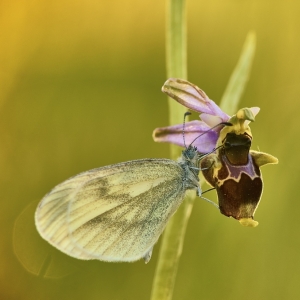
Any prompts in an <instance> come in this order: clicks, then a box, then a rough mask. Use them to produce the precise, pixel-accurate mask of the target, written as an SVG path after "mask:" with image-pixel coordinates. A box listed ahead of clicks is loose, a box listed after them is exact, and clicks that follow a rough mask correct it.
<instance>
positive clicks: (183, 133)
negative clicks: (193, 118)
mask: <svg viewBox="0 0 300 300" xmlns="http://www.w3.org/2000/svg"><path fill="white" fill-rule="evenodd" d="M189 115H191V113H190V112H189V111H187V112H186V113H185V114H184V116H183V128H182V138H183V144H184V147H185V149H187V146H186V143H185V119H186V117H187V116H189Z"/></svg>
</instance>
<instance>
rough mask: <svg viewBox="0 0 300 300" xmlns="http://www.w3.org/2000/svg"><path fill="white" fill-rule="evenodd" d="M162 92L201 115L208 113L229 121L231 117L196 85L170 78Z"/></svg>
mask: <svg viewBox="0 0 300 300" xmlns="http://www.w3.org/2000/svg"><path fill="white" fill-rule="evenodd" d="M162 91H163V92H164V93H166V94H167V95H168V96H170V97H171V98H173V99H175V100H176V101H177V102H179V103H180V104H182V105H184V106H185V107H187V108H190V109H192V110H194V111H197V112H199V113H206V114H210V115H214V116H218V117H220V118H221V119H222V120H226V121H227V120H228V119H229V116H228V115H227V114H226V113H224V112H223V111H222V110H221V108H220V107H219V106H218V105H217V104H216V103H215V102H214V101H212V100H210V99H209V98H208V97H207V95H206V94H205V93H204V91H202V90H201V89H200V88H198V87H197V86H196V85H194V84H192V83H190V82H188V81H186V80H183V79H177V78H169V79H168V80H167V81H166V82H165V84H164V85H163V87H162Z"/></svg>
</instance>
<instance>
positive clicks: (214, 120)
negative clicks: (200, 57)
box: [153, 78, 260, 153]
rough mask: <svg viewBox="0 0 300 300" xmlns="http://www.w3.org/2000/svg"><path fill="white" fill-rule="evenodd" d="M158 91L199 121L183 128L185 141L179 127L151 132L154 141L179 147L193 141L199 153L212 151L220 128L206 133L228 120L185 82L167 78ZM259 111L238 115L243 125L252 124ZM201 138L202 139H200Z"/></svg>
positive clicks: (254, 108)
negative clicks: (198, 116)
mask: <svg viewBox="0 0 300 300" xmlns="http://www.w3.org/2000/svg"><path fill="white" fill-rule="evenodd" d="M162 91H163V92H164V93H166V94H167V95H168V96H170V97H171V98H173V99H175V100H176V101H177V102H179V103H180V104H182V105H184V106H185V107H187V108H189V109H191V110H193V111H196V112H198V113H200V118H201V120H202V121H200V120H194V121H190V122H187V123H186V124H185V129H184V136H185V141H184V139H183V125H182V124H179V125H173V126H168V127H162V128H157V129H155V130H154V132H153V139H154V141H155V142H168V143H172V144H175V145H178V146H181V147H184V142H185V143H186V145H189V144H191V143H192V142H193V141H194V142H193V145H194V146H196V147H197V149H198V151H199V152H201V153H207V152H210V151H212V150H213V149H214V148H215V146H216V145H217V141H218V139H219V134H220V131H221V129H222V128H223V126H218V127H216V128H214V129H212V130H210V129H211V128H212V127H215V126H217V125H218V124H220V123H222V122H229V120H230V116H229V115H227V114H226V113H225V112H223V111H222V110H221V108H220V107H219V106H218V105H217V104H216V103H215V102H214V101H213V100H211V99H209V98H208V96H207V95H206V94H205V92H204V91H202V90H201V89H200V88H199V87H197V86H196V85H194V84H192V83H190V82H188V81H186V80H183V79H176V78H170V79H168V80H167V81H166V82H165V84H164V85H163V87H162ZM259 110H260V109H259V108H258V107H252V108H247V109H242V110H241V112H240V115H241V114H243V113H242V111H246V114H247V116H246V118H247V120H246V125H248V124H249V123H250V121H254V117H255V116H256V115H257V114H258V112H259ZM249 130H250V129H249ZM203 133H205V134H203ZM201 134H203V135H202V136H201V137H200V135H201Z"/></svg>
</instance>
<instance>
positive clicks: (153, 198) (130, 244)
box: [35, 145, 205, 263]
mask: <svg viewBox="0 0 300 300" xmlns="http://www.w3.org/2000/svg"><path fill="white" fill-rule="evenodd" d="M204 156H205V155H203V154H200V153H198V152H197V148H196V147H194V146H192V145H190V146H189V147H187V148H186V149H185V150H183V151H182V156H181V158H180V159H179V160H178V161H177V162H176V161H173V160H170V159H141V160H133V161H128V162H123V163H119V164H115V165H110V166H106V167H101V168H97V169H93V170H90V171H87V172H83V173H80V174H78V175H76V176H74V177H72V178H70V179H68V180H66V181H64V182H63V183H61V184H59V185H57V186H56V187H54V188H53V189H52V190H51V191H50V192H49V193H48V194H47V195H46V196H45V197H44V198H43V199H42V200H41V202H40V203H39V205H38V207H37V209H36V213H35V224H36V227H37V230H38V232H39V233H40V235H41V236H42V237H43V238H44V239H45V240H46V241H48V242H49V243H50V244H51V245H53V246H54V247H56V248H57V249H59V250H60V251H62V252H64V253H66V254H68V255H70V256H72V257H75V258H78V259H83V260H89V259H98V260H102V261H110V262H118V261H124V262H132V261H136V260H139V259H141V258H143V259H144V260H145V262H146V263H147V262H149V260H150V258H151V254H152V249H153V246H154V244H155V243H156V242H157V240H158V239H159V236H160V235H161V233H162V232H163V230H164V228H165V227H166V224H167V223H168V221H169V219H170V218H171V216H172V215H173V214H174V213H175V212H176V210H177V209H178V207H179V206H180V204H181V203H182V201H183V199H184V196H185V192H186V191H187V190H196V191H197V195H198V196H201V194H202V191H201V187H200V185H199V177H198V175H199V161H200V160H201V159H202V158H203V157H204Z"/></svg>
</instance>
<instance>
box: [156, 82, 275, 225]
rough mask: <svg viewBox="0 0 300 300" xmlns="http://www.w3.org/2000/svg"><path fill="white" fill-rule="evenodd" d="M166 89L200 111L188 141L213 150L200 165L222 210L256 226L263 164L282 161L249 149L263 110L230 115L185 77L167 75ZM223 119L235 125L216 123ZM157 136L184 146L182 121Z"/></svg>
mask: <svg viewBox="0 0 300 300" xmlns="http://www.w3.org/2000/svg"><path fill="white" fill-rule="evenodd" d="M162 91H163V92H164V93H166V94H167V95H168V96H170V97H171V98H173V99H175V100H176V101H177V102H179V103H180V104H182V105H184V106H185V107H187V108H189V109H191V110H194V111H196V112H198V113H200V118H201V121H200V120H194V121H190V122H187V123H186V125H185V132H184V133H185V137H186V143H187V144H191V143H192V145H193V146H196V147H197V149H198V151H199V152H201V153H210V152H212V153H210V154H206V155H204V157H203V158H202V160H201V162H200V168H201V170H202V173H203V175H204V177H205V179H206V181H207V182H208V183H209V184H210V185H212V186H213V187H214V188H216V190H217V194H218V200H219V209H220V212H221V213H222V214H223V215H225V216H228V217H233V218H235V219H237V220H239V222H240V223H241V224H242V225H243V226H249V227H255V226H257V225H258V222H256V221H254V220H253V217H254V213H255V210H256V208H257V206H258V204H259V201H260V198H261V194H262V190H263V181H262V176H261V172H260V167H261V166H263V165H266V164H277V163H278V159H277V158H276V157H274V156H272V155H270V154H267V153H263V152H258V151H253V150H250V147H251V143H252V133H251V130H250V127H249V123H250V122H253V121H254V119H255V116H256V115H257V114H258V112H259V110H260V109H259V108H258V107H251V108H243V109H240V110H239V111H238V112H237V113H236V114H235V115H234V116H232V117H231V118H230V116H229V115H227V114H226V113H225V112H223V111H222V110H221V109H220V108H219V107H218V106H217V104H215V102H214V101H212V100H211V99H209V98H208V96H207V95H206V94H205V92H204V91H202V90H201V89H200V88H199V87H197V86H196V85H194V84H192V83H190V82H188V81H186V80H183V79H177V78H170V79H168V80H167V81H166V82H165V84H164V85H163V88H162ZM224 122H227V123H231V124H232V126H225V127H224V126H216V125H217V124H220V123H224ZM153 138H154V140H155V141H156V142H169V143H173V144H176V145H179V146H184V145H183V139H182V125H173V126H168V127H162V128H157V129H155V130H154V132H153ZM215 149H216V150H215ZM214 150H215V151H214Z"/></svg>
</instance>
